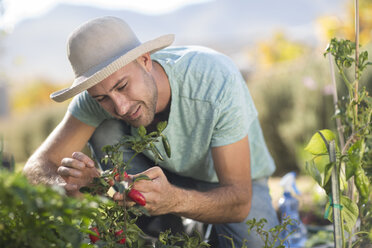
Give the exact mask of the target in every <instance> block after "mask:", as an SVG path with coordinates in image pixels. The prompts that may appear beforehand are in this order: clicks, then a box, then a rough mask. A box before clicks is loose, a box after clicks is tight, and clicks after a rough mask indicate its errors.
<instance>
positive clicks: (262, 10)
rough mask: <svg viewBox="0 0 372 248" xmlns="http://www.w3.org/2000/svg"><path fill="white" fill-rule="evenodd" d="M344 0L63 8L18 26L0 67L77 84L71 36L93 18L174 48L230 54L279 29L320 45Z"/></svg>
mask: <svg viewBox="0 0 372 248" xmlns="http://www.w3.org/2000/svg"><path fill="white" fill-rule="evenodd" d="M344 2H345V0H342V1H340V0H327V1H324V0H283V1H276V0H260V1H247V0H214V1H209V2H204V3H200V4H194V5H188V6H186V7H183V8H181V9H178V10H176V11H174V12H171V13H168V14H163V15H144V14H140V13H136V12H132V11H126V10H112V9H100V8H95V7H89V6H78V5H67V4H60V5H57V6H56V7H55V8H54V9H52V10H51V11H49V12H48V13H46V14H44V15H43V16H40V17H38V18H33V19H27V20H25V21H23V22H21V23H19V24H18V25H17V26H16V27H15V29H14V31H13V32H12V33H11V34H8V35H7V36H5V38H3V39H2V40H1V41H0V47H1V53H2V54H1V55H2V56H1V58H0V65H1V67H2V68H3V70H4V71H5V74H6V76H7V77H8V80H17V81H21V80H25V79H27V78H30V77H42V78H46V79H50V80H52V81H55V82H66V81H67V82H69V81H70V80H72V78H73V73H72V70H71V69H70V66H69V63H68V60H67V57H66V40H67V37H68V35H69V33H70V32H71V31H72V30H73V29H74V28H75V27H76V26H78V25H80V24H81V23H82V22H85V21H87V20H89V19H91V18H95V17H99V16H105V15H112V16H117V17H120V18H123V19H125V20H126V21H127V22H128V23H129V24H130V25H131V27H132V28H133V29H134V31H135V32H136V34H137V35H138V37H139V39H140V40H142V41H146V40H149V39H153V38H155V37H157V36H160V35H162V34H167V33H174V34H176V41H175V45H183V44H193V45H196V44H197V45H206V46H210V47H212V48H215V49H217V50H220V51H222V52H225V53H227V54H233V53H236V52H238V51H239V50H240V49H241V48H242V47H243V46H248V45H251V44H254V42H255V41H257V40H258V39H263V38H265V37H267V36H269V35H270V34H271V32H272V31H273V30H275V29H282V30H284V31H285V32H286V33H287V35H289V36H290V37H292V38H294V39H298V40H302V41H305V42H308V43H311V44H315V43H316V42H317V39H316V34H315V31H314V30H315V20H316V18H317V17H319V16H321V15H328V14H337V13H340V12H344V11H342V7H343V3H344Z"/></svg>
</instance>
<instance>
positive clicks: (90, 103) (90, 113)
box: [68, 91, 113, 127]
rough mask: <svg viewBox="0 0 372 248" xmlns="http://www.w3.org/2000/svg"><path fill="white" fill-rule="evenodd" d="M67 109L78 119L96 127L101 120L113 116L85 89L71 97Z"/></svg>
mask: <svg viewBox="0 0 372 248" xmlns="http://www.w3.org/2000/svg"><path fill="white" fill-rule="evenodd" d="M68 111H69V112H70V113H71V114H72V115H73V116H74V117H75V118H77V119H78V120H80V121H82V122H84V123H85V124H88V125H90V126H93V127H98V126H99V125H100V124H101V122H102V121H104V120H106V119H112V118H113V116H112V115H110V114H109V113H108V112H107V111H106V110H104V109H103V108H102V107H101V105H100V104H99V103H98V102H97V101H96V100H94V99H93V98H92V97H91V96H90V95H89V93H88V92H87V91H84V92H82V93H80V94H78V95H77V96H75V97H74V98H73V99H72V101H71V103H70V105H69V106H68Z"/></svg>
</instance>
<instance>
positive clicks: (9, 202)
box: [0, 171, 104, 248]
mask: <svg viewBox="0 0 372 248" xmlns="http://www.w3.org/2000/svg"><path fill="white" fill-rule="evenodd" d="M102 202H104V199H102V198H98V197H91V196H87V197H86V198H84V199H74V198H69V197H67V196H66V195H65V194H64V191H63V189H62V188H58V187H46V186H43V185H38V186H33V185H30V184H29V183H28V182H27V179H26V178H25V177H24V176H23V175H21V174H11V173H9V172H7V171H0V204H1V208H0V247H9V248H11V247H87V245H83V243H84V237H85V235H84V234H87V233H88V232H89V231H88V227H89V225H90V223H91V221H92V220H95V219H96V218H97V216H98V215H99V214H100V213H99V211H98V209H97V207H98V204H99V203H102Z"/></svg>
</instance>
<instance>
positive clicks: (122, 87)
mask: <svg viewBox="0 0 372 248" xmlns="http://www.w3.org/2000/svg"><path fill="white" fill-rule="evenodd" d="M127 84H128V83H125V84H123V85H121V86H119V87H118V88H117V89H118V91H122V90H124V88H125V87H126V86H127Z"/></svg>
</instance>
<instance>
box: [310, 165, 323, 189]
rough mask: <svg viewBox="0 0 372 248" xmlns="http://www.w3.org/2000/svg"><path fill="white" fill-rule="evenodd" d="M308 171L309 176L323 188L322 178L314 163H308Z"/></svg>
mask: <svg viewBox="0 0 372 248" xmlns="http://www.w3.org/2000/svg"><path fill="white" fill-rule="evenodd" d="M306 171H307V173H309V175H310V176H311V177H312V178H313V179H314V180H315V181H316V182H317V183H318V184H319V185H320V186H322V177H321V175H320V173H319V170H318V168H317V167H316V165H315V164H314V162H311V163H308V162H306Z"/></svg>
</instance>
